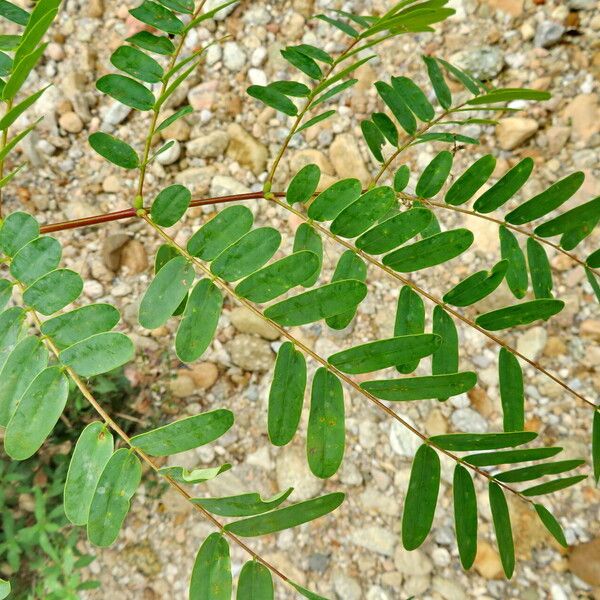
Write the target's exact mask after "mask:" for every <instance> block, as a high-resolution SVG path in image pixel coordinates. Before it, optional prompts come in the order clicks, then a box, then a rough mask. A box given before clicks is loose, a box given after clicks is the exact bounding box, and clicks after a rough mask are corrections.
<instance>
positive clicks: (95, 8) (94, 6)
mask: <svg viewBox="0 0 600 600" xmlns="http://www.w3.org/2000/svg"><path fill="white" fill-rule="evenodd" d="M87 14H88V17H91V18H92V19H99V18H100V17H102V15H103V14H104V0H88V2H87Z"/></svg>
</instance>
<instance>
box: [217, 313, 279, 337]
mask: <svg viewBox="0 0 600 600" xmlns="http://www.w3.org/2000/svg"><path fill="white" fill-rule="evenodd" d="M229 320H230V321H231V324H232V325H233V326H234V327H235V328H236V329H237V330H238V331H239V332H240V333H251V334H255V335H259V336H260V337H262V338H265V339H266V340H276V339H277V338H278V337H279V332H278V331H277V329H275V328H274V327H273V326H272V325H269V323H267V322H266V321H265V320H264V319H261V318H260V317H259V316H257V315H255V314H254V313H253V312H252V311H251V310H250V309H248V308H246V307H244V306H238V307H236V308H234V309H233V310H232V311H231V312H230V313H229Z"/></svg>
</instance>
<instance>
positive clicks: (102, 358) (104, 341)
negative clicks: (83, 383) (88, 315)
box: [59, 331, 135, 377]
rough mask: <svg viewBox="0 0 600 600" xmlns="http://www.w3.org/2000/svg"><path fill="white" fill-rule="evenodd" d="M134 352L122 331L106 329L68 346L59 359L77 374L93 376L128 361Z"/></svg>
mask: <svg viewBox="0 0 600 600" xmlns="http://www.w3.org/2000/svg"><path fill="white" fill-rule="evenodd" d="M134 352H135V350H134V347H133V342H132V341H131V340H130V339H129V338H128V337H127V336H126V335H125V334H124V333H119V332H117V331H107V332H104V333H97V334H96V335H92V336H91V337H89V338H86V339H84V340H81V341H80V342H77V343H76V344H73V345H72V346H69V347H68V348H66V349H65V350H63V351H62V352H61V353H60V355H59V359H60V361H61V362H62V363H63V364H64V365H66V366H68V367H71V368H72V369H73V370H74V371H75V372H76V373H77V374H78V375H81V376H82V377H94V376H95V375H100V374H101V373H108V372H109V371H112V370H113V369H116V368H117V367H120V366H122V365H124V364H125V363H128V362H129V361H130V360H131V359H132V358H133V355H134Z"/></svg>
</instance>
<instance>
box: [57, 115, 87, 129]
mask: <svg viewBox="0 0 600 600" xmlns="http://www.w3.org/2000/svg"><path fill="white" fill-rule="evenodd" d="M58 124H59V125H60V126H61V127H62V128H63V129H64V130H65V131H67V132H68V133H79V132H80V131H82V130H83V121H82V120H81V118H80V116H79V115H78V114H77V113H75V112H73V111H69V112H66V113H65V114H64V115H61V117H60V119H58Z"/></svg>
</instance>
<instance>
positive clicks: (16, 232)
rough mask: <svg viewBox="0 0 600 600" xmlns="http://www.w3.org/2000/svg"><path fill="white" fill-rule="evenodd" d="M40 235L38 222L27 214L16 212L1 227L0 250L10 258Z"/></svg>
mask: <svg viewBox="0 0 600 600" xmlns="http://www.w3.org/2000/svg"><path fill="white" fill-rule="evenodd" d="M39 235H40V226H39V225H38V222H37V221H36V220H35V219H34V218H33V217H32V216H31V215H28V214H27V213H24V212H14V213H11V214H10V215H8V217H6V219H4V223H2V224H1V225H0V250H2V252H4V254H7V255H8V256H15V254H16V253H17V252H18V251H19V250H20V249H21V248H22V247H23V246H24V245H25V244H28V243H29V242H31V241H32V240H34V239H35V238H36V237H38V236H39Z"/></svg>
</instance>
